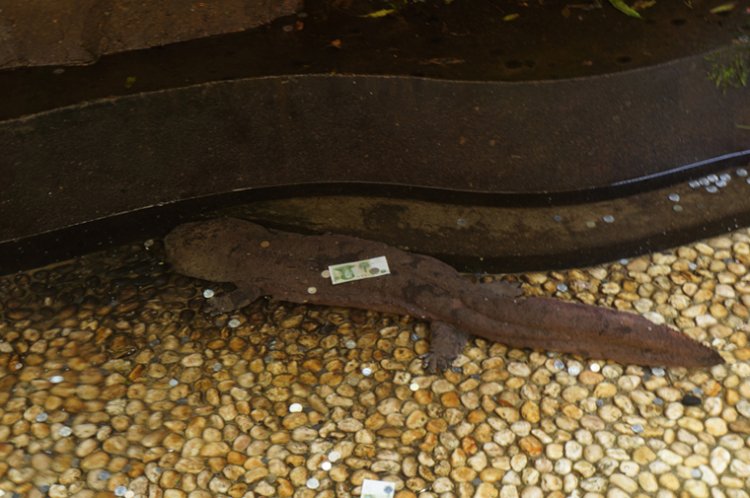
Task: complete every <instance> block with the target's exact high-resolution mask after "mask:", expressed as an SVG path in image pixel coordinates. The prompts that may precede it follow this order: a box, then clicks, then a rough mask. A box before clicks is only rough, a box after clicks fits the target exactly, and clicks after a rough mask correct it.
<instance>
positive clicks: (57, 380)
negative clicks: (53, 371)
mask: <svg viewBox="0 0 750 498" xmlns="http://www.w3.org/2000/svg"><path fill="white" fill-rule="evenodd" d="M63 380H65V379H63V376H62V375H53V376H52V377H50V378H49V381H50V382H52V383H53V384H59V383H60V382H62V381H63Z"/></svg>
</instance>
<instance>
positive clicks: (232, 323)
mask: <svg viewBox="0 0 750 498" xmlns="http://www.w3.org/2000/svg"><path fill="white" fill-rule="evenodd" d="M227 325H229V328H232V329H236V328H237V327H239V326H240V321H239V320H238V319H236V318H232V319H231V320H229V323H228V324H227Z"/></svg>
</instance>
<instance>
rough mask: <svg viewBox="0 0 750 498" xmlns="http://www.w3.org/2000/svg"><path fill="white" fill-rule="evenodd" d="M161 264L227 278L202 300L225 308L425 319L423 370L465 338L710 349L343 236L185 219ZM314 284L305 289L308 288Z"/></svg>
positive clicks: (691, 356)
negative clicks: (381, 271) (372, 271)
mask: <svg viewBox="0 0 750 498" xmlns="http://www.w3.org/2000/svg"><path fill="white" fill-rule="evenodd" d="M164 242H165V247H166V251H167V259H168V261H169V262H170V263H171V264H172V266H173V268H174V269H175V270H176V271H177V272H179V273H182V274H184V275H188V276H191V277H195V278H200V279H203V280H209V281H213V282H232V283H233V284H235V285H236V287H237V289H236V290H234V291H232V292H230V293H228V294H225V295H223V296H218V297H215V298H212V300H211V301H212V305H213V306H214V307H215V308H216V309H218V310H220V311H231V310H233V309H237V308H240V307H242V306H246V305H248V304H250V303H251V302H252V301H254V300H255V299H257V298H259V297H261V296H272V297H273V298H275V299H277V300H280V301H288V302H292V303H311V304H321V305H331V306H342V307H351V308H361V309H370V310H375V311H380V312H385V313H396V314H404V315H411V316H413V317H416V318H419V319H422V320H428V321H430V322H431V327H432V330H431V331H432V334H431V335H432V338H431V355H430V357H429V359H428V362H427V367H428V368H429V369H431V370H437V369H444V368H447V367H448V366H449V365H450V363H451V362H452V361H453V359H454V358H455V357H456V355H457V354H458V353H460V352H461V350H462V348H463V346H464V345H465V343H466V340H467V338H468V337H469V336H468V335H467V333H470V334H474V335H476V336H479V337H483V338H485V339H489V340H491V341H497V342H500V343H503V344H506V345H508V346H510V347H515V348H534V349H545V350H552V351H560V352H564V353H574V354H578V355H581V356H584V357H588V358H598V359H610V360H614V361H617V362H620V363H623V364H638V365H659V366H682V367H708V366H711V365H715V364H717V363H722V358H721V356H719V354H718V353H716V352H715V351H714V350H712V349H710V348H708V347H706V346H703V345H701V344H700V343H698V342H696V341H693V340H692V339H690V338H688V337H686V336H684V335H682V334H680V333H679V332H676V331H674V330H672V329H670V328H669V327H666V326H663V325H656V324H654V323H652V322H651V321H649V320H647V319H645V318H643V317H641V316H638V315H635V314H632V313H623V312H618V311H614V310H610V309H606V308H600V307H596V306H588V305H584V304H578V303H569V302H564V301H559V300H556V299H551V298H539V297H527V298H524V297H518V296H516V295H515V294H516V293H515V292H514V291H513V290H511V289H509V288H508V287H504V286H502V285H495V284H477V283H473V282H471V281H469V280H468V279H466V278H464V277H462V276H461V274H460V273H458V272H457V271H456V270H455V269H453V268H452V267H450V266H448V265H447V264H445V263H442V262H441V261H438V260H437V259H434V258H431V257H429V256H422V255H417V254H412V253H408V252H405V251H402V250H400V249H396V248H394V247H391V246H388V245H386V244H383V243H380V242H373V241H368V240H363V239H359V238H355V237H349V236H343V235H319V236H305V235H299V234H293V233H286V232H277V231H270V230H267V229H266V228H264V227H262V226H260V225H256V224H254V223H251V222H248V221H244V220H239V219H232V218H222V219H214V220H208V221H201V222H196V223H187V224H184V225H180V226H178V227H177V228H175V229H174V230H173V231H172V232H171V233H170V234H169V235H168V236H167V237H166V238H165V241H164ZM377 256H385V257H386V258H387V259H388V265H389V267H390V270H391V275H389V276H384V277H378V278H371V279H366V280H359V281H355V282H349V283H345V284H339V285H332V284H331V281H330V279H329V278H325V277H323V276H322V275H321V272H322V271H323V270H325V269H327V268H328V266H329V265H332V264H336V263H345V262H351V261H357V260H362V259H368V258H372V257H377ZM311 287H314V288H315V291H316V292H315V293H310V292H308V289H309V288H311Z"/></svg>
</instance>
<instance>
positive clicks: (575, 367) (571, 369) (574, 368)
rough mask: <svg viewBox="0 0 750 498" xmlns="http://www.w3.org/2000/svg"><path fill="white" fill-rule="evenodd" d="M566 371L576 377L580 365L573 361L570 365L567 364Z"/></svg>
mask: <svg viewBox="0 0 750 498" xmlns="http://www.w3.org/2000/svg"><path fill="white" fill-rule="evenodd" d="M568 373H569V374H570V375H572V376H573V377H577V376H578V374H580V373H581V365H579V364H577V363H573V364H572V365H570V366H568Z"/></svg>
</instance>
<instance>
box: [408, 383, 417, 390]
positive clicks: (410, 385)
mask: <svg viewBox="0 0 750 498" xmlns="http://www.w3.org/2000/svg"><path fill="white" fill-rule="evenodd" d="M409 389H411V390H412V391H419V384H417V383H416V382H412V383H411V384H409Z"/></svg>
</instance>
